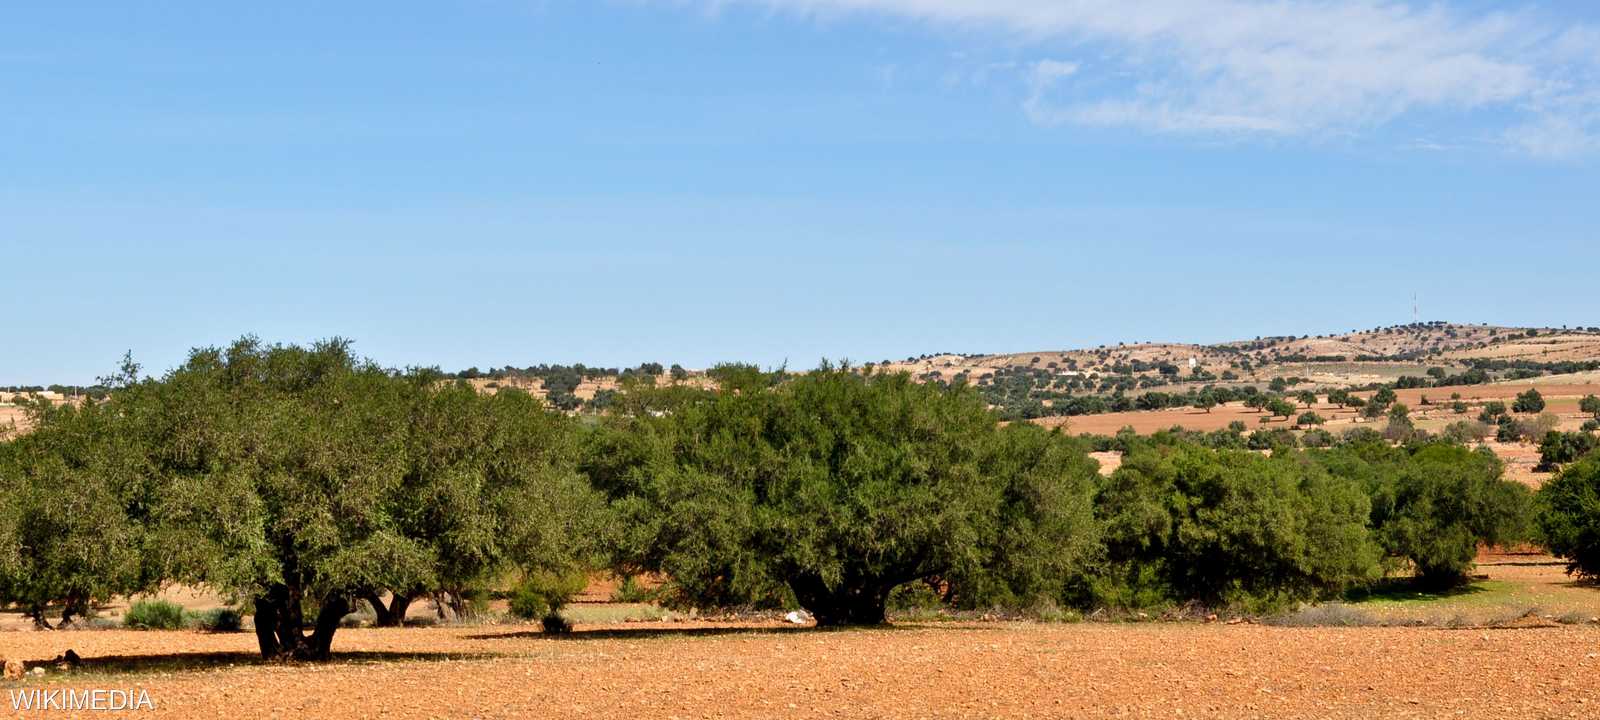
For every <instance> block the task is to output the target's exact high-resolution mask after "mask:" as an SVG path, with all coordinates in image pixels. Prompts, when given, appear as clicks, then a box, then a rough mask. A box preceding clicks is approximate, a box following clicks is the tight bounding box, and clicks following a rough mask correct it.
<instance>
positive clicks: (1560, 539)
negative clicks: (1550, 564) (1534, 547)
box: [1537, 457, 1600, 580]
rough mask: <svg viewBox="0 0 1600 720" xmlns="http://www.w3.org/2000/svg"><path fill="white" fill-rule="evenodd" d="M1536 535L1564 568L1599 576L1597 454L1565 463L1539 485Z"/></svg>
mask: <svg viewBox="0 0 1600 720" xmlns="http://www.w3.org/2000/svg"><path fill="white" fill-rule="evenodd" d="M1538 508H1539V510H1538V520H1537V524H1538V537H1539V541H1540V542H1541V543H1542V544H1543V545H1544V546H1545V548H1546V549H1548V550H1549V551H1550V554H1552V555H1555V556H1556V557H1559V558H1562V559H1564V560H1566V561H1567V572H1568V573H1571V574H1574V575H1577V576H1579V577H1582V578H1585V579H1589V580H1594V579H1597V578H1600V457H1589V458H1586V459H1584V460H1580V461H1578V462H1575V463H1573V464H1571V465H1568V466H1567V467H1566V468H1564V469H1563V470H1562V471H1561V472H1560V473H1558V474H1557V475H1556V476H1555V477H1554V478H1553V479H1551V480H1550V481H1549V482H1547V483H1545V484H1544V487H1542V488H1540V489H1539V495H1538Z"/></svg>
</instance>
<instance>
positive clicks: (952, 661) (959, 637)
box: [0, 555, 1600, 719]
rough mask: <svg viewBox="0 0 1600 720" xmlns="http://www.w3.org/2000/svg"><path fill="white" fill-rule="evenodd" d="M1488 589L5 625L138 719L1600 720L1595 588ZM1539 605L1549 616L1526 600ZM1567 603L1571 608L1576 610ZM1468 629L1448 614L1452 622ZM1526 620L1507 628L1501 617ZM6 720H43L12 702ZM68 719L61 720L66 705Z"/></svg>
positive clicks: (1514, 585) (1530, 577)
mask: <svg viewBox="0 0 1600 720" xmlns="http://www.w3.org/2000/svg"><path fill="white" fill-rule="evenodd" d="M1480 561H1481V562H1482V563H1483V568H1482V569H1483V570H1484V571H1485V572H1486V574H1487V575H1488V576H1489V580H1487V581H1485V582H1483V583H1479V584H1478V585H1476V586H1474V589H1471V590H1468V591H1461V592H1458V593H1451V594H1447V595H1427V596H1422V595H1418V596H1415V597H1413V596H1410V595H1408V594H1404V593H1396V594H1391V595H1384V596H1379V597H1374V598H1372V599H1369V600H1365V601H1362V602H1359V603H1354V604H1352V605H1350V606H1349V607H1352V608H1355V611H1356V612H1360V613H1363V614H1365V615H1370V616H1371V617H1373V618H1378V619H1381V621H1382V622H1385V623H1400V624H1411V623H1412V622H1413V621H1414V622H1416V623H1422V622H1429V623H1430V624H1429V625H1428V626H1416V627H1396V626H1387V627H1338V628H1334V627H1273V626H1266V625H1258V624H1250V623H1245V624H1237V625H1229V624H1223V623H1209V624H1207V623H1196V622H1183V623H1166V622H1159V623H1157V622H1152V623H1138V624H1124V623H1080V624H1065V625H1054V624H1035V623H1013V622H989V623H972V622H968V623H926V624H916V623H905V624H900V625H896V626H894V627H890V628H883V629H870V630H848V631H817V630H813V629H810V628H805V627H795V626H790V625H781V624H773V623H748V622H746V623H714V622H696V621H683V622H655V623H616V624H595V625H588V624H580V626H579V631H578V632H576V633H574V634H573V635H571V636H568V637H552V636H547V635H543V634H541V633H540V632H538V631H537V630H536V629H535V628H534V627H532V626H521V625H509V626H508V625H488V626H481V627H443V628H413V629H405V630H376V629H363V630H344V631H341V632H340V633H339V636H338V637H337V639H336V640H335V650H336V651H337V652H338V657H337V658H336V659H335V660H334V661H333V662H330V663H325V664H308V665H279V664H263V663H261V662H259V661H257V660H256V659H255V658H254V657H253V655H252V650H253V638H252V636H251V635H250V634H248V633H234V634H202V633H194V632H132V631H122V630H104V631H77V632H56V633H45V632H5V633H0V655H3V656H5V657H13V658H20V659H24V660H27V661H29V662H30V665H32V664H38V663H40V662H43V661H47V660H49V659H50V658H53V657H55V656H56V655H58V654H60V653H63V652H65V651H66V650H67V649H68V648H71V649H73V650H75V651H76V652H78V653H79V654H80V655H82V656H83V657H84V658H85V662H84V664H83V666H81V667H80V669H78V670H77V671H75V672H72V673H61V672H56V671H52V672H51V673H50V674H48V675H46V676H45V677H43V678H32V677H30V678H28V679H27V680H24V681H21V682H0V702H8V699H7V696H6V693H4V692H3V691H9V690H28V689H34V688H43V689H63V688H71V689H91V688H139V689H142V690H145V691H147V692H148V693H149V695H150V698H151V700H152V701H153V702H154V703H155V704H156V709H155V711H154V712H142V713H140V714H139V715H138V716H139V717H174V718H206V717H262V718H268V717H311V718H332V717H385V718H435V717H481V718H523V717H557V718H578V717H583V718H613V717H614V718H630V719H633V718H772V717H847V718H868V717H870V718H912V717H916V718H923V717H936V718H944V717H950V718H958V717H959V718H966V717H983V718H991V717H1004V718H1062V717H1074V718H1078V717H1093V718H1098V717H1151V718H1239V717H1270V718H1372V717H1441V718H1442V717H1451V718H1459V717H1464V718H1556V717H1562V718H1565V717H1572V718H1590V717H1595V716H1597V715H1600V624H1597V623H1596V622H1595V619H1592V618H1587V617H1586V618H1583V619H1580V620H1577V621H1569V622H1570V623H1571V624H1561V623H1558V622H1555V621H1553V620H1550V619H1548V618H1550V617H1553V616H1554V613H1557V612H1562V613H1566V614H1568V615H1571V614H1572V613H1574V612H1578V613H1593V614H1596V615H1600V608H1597V607H1596V603H1597V601H1600V589H1595V588H1593V587H1589V586H1581V585H1576V584H1573V583H1571V582H1570V581H1568V580H1567V579H1566V576H1565V575H1564V574H1562V573H1561V571H1560V568H1559V567H1558V565H1557V564H1555V563H1554V562H1553V561H1551V560H1550V559H1549V558H1544V557H1542V556H1519V555H1485V556H1483V557H1481V558H1480ZM1532 607H1542V608H1546V610H1545V611H1544V612H1546V614H1544V615H1538V614H1535V613H1524V612H1523V611H1522V609H1523V608H1532ZM1563 608H1564V609H1563ZM1441 614H1444V615H1449V616H1450V617H1454V618H1466V619H1464V620H1461V621H1459V622H1457V623H1455V624H1440V621H1439V620H1438V617H1439V616H1440V615H1441ZM1519 616H1520V617H1521V618H1522V621H1516V622H1510V623H1507V622H1501V621H1497V620H1496V618H1517V617H1519ZM8 708H9V704H6V705H0V715H4V714H5V713H7V712H10V713H11V716H16V717H39V716H50V713H44V714H42V715H41V714H33V715H29V714H23V713H16V712H13V711H10V710H9V709H8ZM55 716H64V714H63V713H55Z"/></svg>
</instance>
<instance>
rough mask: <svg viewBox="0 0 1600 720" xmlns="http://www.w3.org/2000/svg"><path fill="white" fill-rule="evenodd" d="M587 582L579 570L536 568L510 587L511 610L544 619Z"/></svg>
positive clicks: (553, 613) (519, 615)
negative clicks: (514, 586) (511, 588)
mask: <svg viewBox="0 0 1600 720" xmlns="http://www.w3.org/2000/svg"><path fill="white" fill-rule="evenodd" d="M588 583H589V578H588V576H587V575H586V574H585V573H583V572H581V571H567V572H554V571H550V570H539V571H535V572H531V573H528V574H527V575H526V576H525V577H523V579H522V582H520V583H518V584H517V586H516V588H514V589H513V590H512V591H511V596H510V598H509V599H510V606H511V607H510V609H511V614H512V615H515V616H517V617H519V618H522V619H524V620H534V619H541V620H548V619H549V618H551V617H552V616H556V615H558V614H559V613H560V611H561V607H562V606H563V605H566V604H567V602H568V601H570V600H572V598H573V597H574V596H576V595H577V594H578V593H580V592H583V588H584V587H585V586H587V585H588Z"/></svg>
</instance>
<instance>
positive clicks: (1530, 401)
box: [1511, 388, 1544, 413]
mask: <svg viewBox="0 0 1600 720" xmlns="http://www.w3.org/2000/svg"><path fill="white" fill-rule="evenodd" d="M1511 409H1512V411H1514V412H1519V413H1541V412H1544V396H1543V395H1540V394H1539V391H1538V389H1536V388H1528V391H1527V392H1524V393H1519V394H1518V395H1517V400H1516V402H1514V403H1512V405H1511Z"/></svg>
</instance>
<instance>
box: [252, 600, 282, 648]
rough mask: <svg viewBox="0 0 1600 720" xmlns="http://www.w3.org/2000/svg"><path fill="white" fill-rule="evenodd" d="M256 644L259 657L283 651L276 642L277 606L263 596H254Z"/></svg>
mask: <svg viewBox="0 0 1600 720" xmlns="http://www.w3.org/2000/svg"><path fill="white" fill-rule="evenodd" d="M255 620H256V645H257V646H258V647H260V648H261V657H264V658H267V659H269V660H270V659H272V658H275V657H278V656H279V654H281V653H282V652H283V647H282V646H281V645H279V644H278V632H277V631H278V606H277V605H276V604H274V603H273V602H272V601H270V600H268V599H267V598H265V597H258V598H256V618H255Z"/></svg>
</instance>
